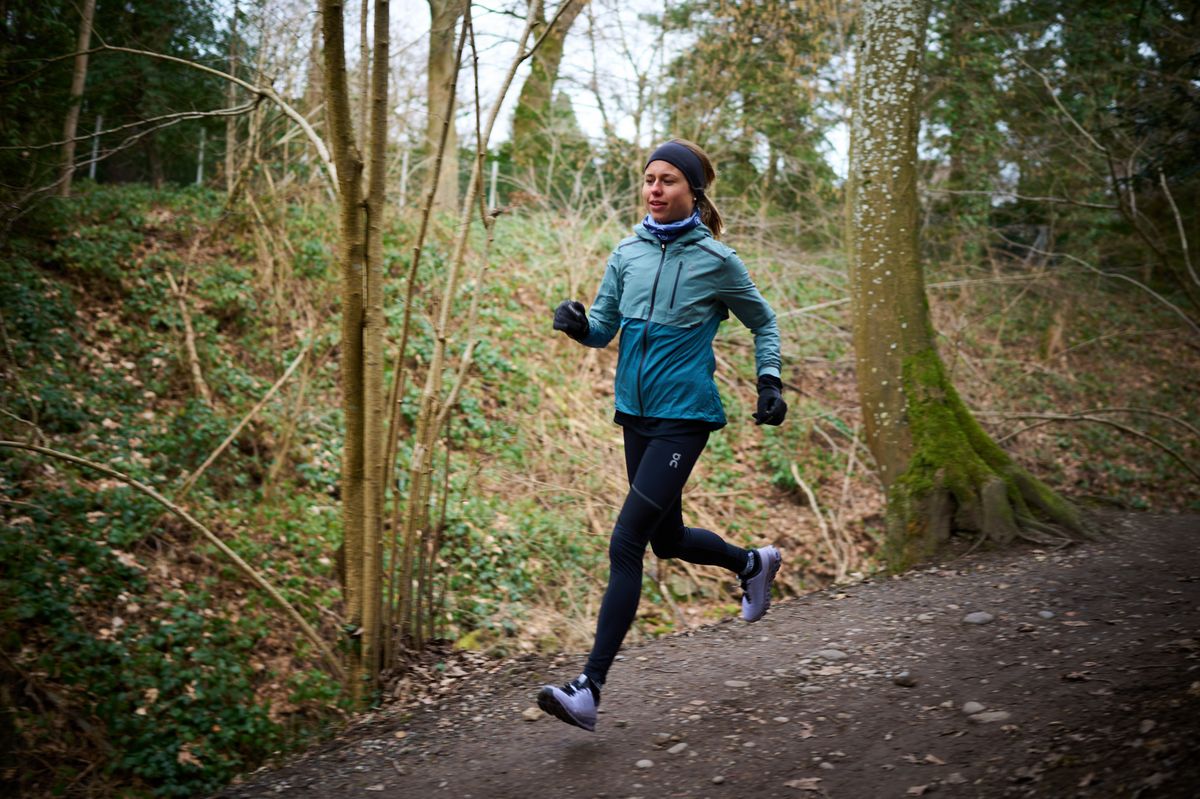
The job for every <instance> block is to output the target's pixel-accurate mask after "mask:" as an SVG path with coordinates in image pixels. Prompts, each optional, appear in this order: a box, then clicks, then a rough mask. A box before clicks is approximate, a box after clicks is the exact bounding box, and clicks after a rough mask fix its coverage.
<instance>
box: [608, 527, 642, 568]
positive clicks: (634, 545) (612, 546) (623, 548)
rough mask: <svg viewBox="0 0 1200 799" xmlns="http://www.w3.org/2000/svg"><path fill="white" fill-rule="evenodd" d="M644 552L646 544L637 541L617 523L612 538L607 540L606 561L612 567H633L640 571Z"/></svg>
mask: <svg viewBox="0 0 1200 799" xmlns="http://www.w3.org/2000/svg"><path fill="white" fill-rule="evenodd" d="M645 554H646V544H645V542H644V541H639V540H638V539H637V537H636V536H634V535H633V534H632V533H631V532H629V530H627V529H626V528H624V527H622V526H621V525H617V527H616V528H615V529H614V530H613V534H612V538H610V539H609V540H608V563H609V565H610V566H611V567H612V568H614V569H634V570H636V571H639V572H640V571H641V568H642V556H643V555H645Z"/></svg>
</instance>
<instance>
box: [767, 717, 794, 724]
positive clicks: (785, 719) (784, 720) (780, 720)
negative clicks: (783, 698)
mask: <svg viewBox="0 0 1200 799" xmlns="http://www.w3.org/2000/svg"><path fill="white" fill-rule="evenodd" d="M771 721H773V722H775V723H776V724H787V723H788V722H789V721H791V719H789V718H788V717H787V716H776V717H775V718H773V719H771Z"/></svg>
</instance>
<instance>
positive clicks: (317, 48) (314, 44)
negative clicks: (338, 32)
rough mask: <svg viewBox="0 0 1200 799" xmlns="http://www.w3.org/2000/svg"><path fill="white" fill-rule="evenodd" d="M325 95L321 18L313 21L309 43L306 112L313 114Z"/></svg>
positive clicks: (305, 98)
mask: <svg viewBox="0 0 1200 799" xmlns="http://www.w3.org/2000/svg"><path fill="white" fill-rule="evenodd" d="M324 95H325V70H324V68H323V67H322V55H321V19H320V17H319V16H318V18H317V20H316V22H314V23H313V29H312V39H311V40H310V41H309V45H308V75H307V78H306V80H305V83H304V105H303V108H304V113H305V114H306V115H310V114H312V113H313V112H314V111H316V110H317V108H318V107H319V106H320V105H321V103H322V102H323V100H324Z"/></svg>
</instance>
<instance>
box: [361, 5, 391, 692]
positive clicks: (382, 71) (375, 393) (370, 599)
mask: <svg viewBox="0 0 1200 799" xmlns="http://www.w3.org/2000/svg"><path fill="white" fill-rule="evenodd" d="M388 22H389V9H388V0H375V43H374V63H373V64H372V65H371V73H372V74H371V77H372V80H371V133H370V137H369V138H368V142H369V147H370V151H369V159H370V160H369V162H368V171H367V275H366V278H367V286H366V294H367V305H366V319H365V325H364V330H363V359H364V375H363V378H364V381H363V401H364V405H365V411H366V419H365V433H364V435H365V439H364V440H365V448H364V452H363V461H364V464H363V468H364V471H365V478H364V480H365V482H364V491H363V505H364V506H365V511H366V514H367V516H366V520H365V522H366V523H365V525H364V531H363V539H364V546H363V585H364V591H363V658H364V660H366V662H367V668H368V669H369V672H370V676H371V680H372V682H374V681H375V680H376V679H377V678H378V675H379V653H380V652H381V650H382V648H381V647H380V617H381V611H382V602H381V598H382V581H381V577H382V573H383V569H382V566H383V496H384V480H383V455H384V450H385V449H386V441H385V439H384V435H383V414H384V403H383V328H384V324H385V322H384V318H383V222H384V212H385V209H386V199H387V196H386V186H387V129H388V102H387V100H388V46H389V38H388ZM364 100H365V98H364Z"/></svg>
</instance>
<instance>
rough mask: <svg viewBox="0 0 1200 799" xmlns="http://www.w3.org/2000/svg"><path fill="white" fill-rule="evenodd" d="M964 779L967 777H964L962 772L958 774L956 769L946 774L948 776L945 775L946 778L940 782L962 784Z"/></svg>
mask: <svg viewBox="0 0 1200 799" xmlns="http://www.w3.org/2000/svg"><path fill="white" fill-rule="evenodd" d="M966 781H967V778H966V777H964V776H963V775H962V774H959V773H958V772H957V771H955V772H952V773H951V774H950V776H948V777H946V779H944V780H942V782H945V783H949V784H950V785H962V784H963V783H964V782H966Z"/></svg>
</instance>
